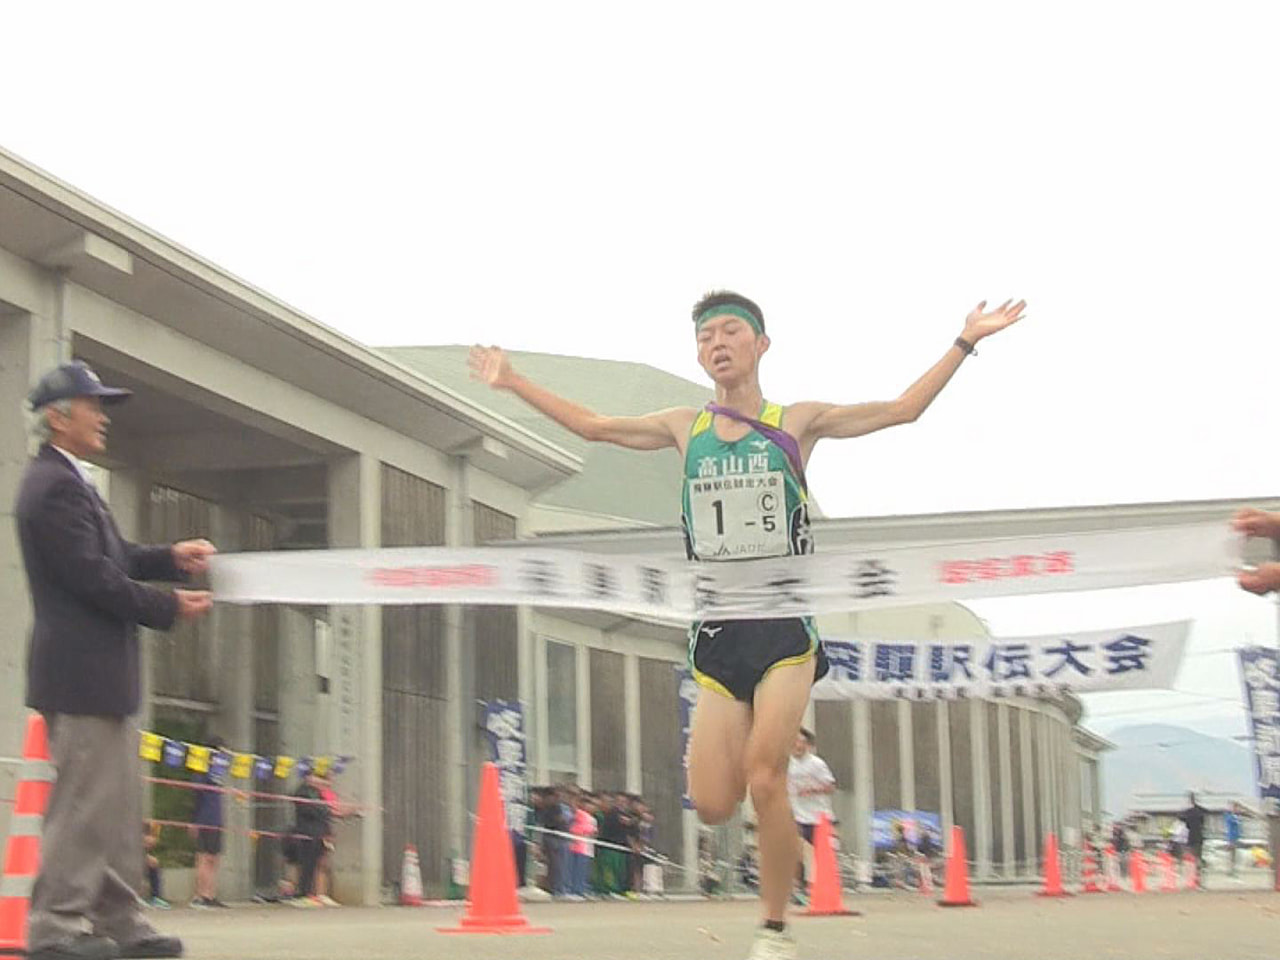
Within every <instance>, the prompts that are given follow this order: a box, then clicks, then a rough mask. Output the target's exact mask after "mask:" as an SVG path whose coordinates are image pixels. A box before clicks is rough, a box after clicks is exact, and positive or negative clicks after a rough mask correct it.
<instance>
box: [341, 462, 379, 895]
mask: <svg viewBox="0 0 1280 960" xmlns="http://www.w3.org/2000/svg"><path fill="white" fill-rule="evenodd" d="M381 468H382V465H381V463H379V461H378V459H377V457H373V456H369V455H368V454H363V453H360V454H353V455H351V456H348V457H345V458H343V459H341V460H336V461H334V462H332V463H331V464H330V466H329V544H330V546H332V547H364V548H369V547H377V546H379V545H380V543H381V541H382V474H381ZM330 622H331V623H332V625H333V631H332V632H333V656H334V673H335V677H334V685H335V687H336V701H337V703H336V707H337V713H338V716H337V723H336V726H337V735H338V740H337V742H336V743H335V744H334V747H335V752H336V753H337V754H339V755H346V756H352V757H354V758H355V760H354V761H353V762H352V764H351V766H350V767H349V768H348V771H347V773H346V774H344V776H343V784H342V785H343V788H344V792H346V793H348V794H349V795H351V799H352V800H353V801H354V802H355V803H356V804H358V805H359V806H360V807H362V808H363V810H364V816H363V817H362V818H361V819H359V820H357V821H355V823H354V824H352V825H346V826H341V827H339V828H338V831H339V835H338V837H337V844H336V846H337V851H336V854H335V863H334V868H335V869H334V885H335V887H337V891H336V895H337V897H338V899H340V900H342V901H343V902H345V903H359V904H362V905H365V906H373V905H376V904H378V903H380V902H381V900H382V608H381V607H376V606H341V607H333V608H332V609H331V611H330Z"/></svg>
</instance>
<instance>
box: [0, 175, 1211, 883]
mask: <svg viewBox="0 0 1280 960" xmlns="http://www.w3.org/2000/svg"><path fill="white" fill-rule="evenodd" d="M427 329H428V332H427V333H426V336H432V333H431V331H430V329H429V328H427ZM453 333H454V332H453V331H448V330H446V329H444V328H443V327H442V329H441V330H440V331H439V332H438V334H439V337H440V338H441V339H444V338H446V337H448V336H452V335H453ZM70 357H78V358H83V359H85V360H87V361H88V362H90V363H91V364H93V365H94V366H95V367H96V368H97V369H98V371H99V372H100V373H101V375H102V376H103V378H104V379H105V380H107V381H109V382H114V383H119V384H122V385H125V386H129V387H131V388H133V389H134V390H135V391H136V394H137V396H136V398H135V399H134V400H133V401H132V402H131V403H129V404H126V405H125V406H123V407H121V408H119V410H118V411H113V414H114V415H115V423H114V425H113V430H112V436H111V440H110V453H109V456H108V457H107V458H105V459H104V460H103V461H102V462H101V463H100V464H98V465H97V466H98V467H99V468H100V471H101V476H102V484H101V485H102V486H103V487H104V488H105V491H106V494H107V496H108V497H109V500H110V503H111V506H112V509H113V512H114V513H115V515H116V517H117V519H118V520H119V521H120V523H121V526H122V527H123V528H124V531H125V533H126V535H128V536H131V537H132V538H133V539H136V540H140V541H160V540H169V539H176V538H179V537H184V536H192V535H206V536H209V537H211V538H212V539H213V540H214V541H215V542H217V543H218V545H219V546H220V547H221V548H222V549H223V550H224V551H235V550H260V549H311V548H324V547H346V546H362V547H376V546H402V545H448V546H464V545H470V544H479V543H487V542H510V541H512V540H515V539H518V538H526V537H531V536H540V537H541V538H542V539H543V540H544V541H545V542H546V543H547V544H549V545H557V546H565V547H576V548H582V549H590V550H597V551H601V552H611V551H612V552H633V553H636V552H638V553H654V554H666V555H676V554H677V553H678V552H679V550H680V540H679V538H678V536H676V534H675V532H674V529H673V528H672V527H671V526H670V525H669V524H670V522H672V521H674V519H675V512H676V503H677V502H678V499H677V491H678V470H677V463H676V461H675V459H674V457H673V455H670V454H660V455H656V456H654V455H640V454H632V453H627V452H625V451H617V450H612V449H609V448H604V447H593V448H590V449H588V448H587V447H586V446H585V445H583V444H582V443H581V442H580V441H578V440H577V438H574V437H570V436H569V435H567V434H565V433H564V432H563V431H560V430H559V429H558V428H556V427H554V426H553V425H551V424H548V423H547V422H546V421H543V420H540V419H534V418H532V417H531V416H530V414H529V411H527V410H524V409H522V408H519V407H518V406H515V405H513V403H514V402H513V401H512V400H511V399H510V398H507V397H504V396H501V395H496V394H492V393H491V392H489V391H487V390H484V389H483V388H481V387H477V386H476V385H474V384H471V383H469V381H468V380H467V377H466V373H465V370H464V369H463V363H462V359H461V348H439V349H413V350H403V351H379V350H374V349H371V348H369V347H366V346H364V345H362V344H359V343H357V342H355V341H353V340H351V339H350V338H348V337H345V336H342V335H341V334H338V333H336V332H335V331H333V330H331V329H329V328H327V327H324V326H323V325H322V324H320V323H317V322H316V321H314V320H312V319H310V318H308V317H306V316H303V315H301V314H299V313H298V312H296V311H294V310H292V309H290V308H289V307H287V306H286V305H284V304H282V303H280V302H279V301H277V300H275V299H273V298H272V297H271V296H269V295H268V294H266V293H264V292H262V291H260V290H257V289H255V288H253V287H252V286H249V285H248V284H246V283H244V282H243V281H240V280H238V279H236V278H235V277H232V276H230V275H228V274H227V273H226V272H225V271H222V270H220V269H219V268H217V267H216V266H214V265H212V264H210V263H208V262H206V261H204V260H201V259H200V258H199V257H198V256H196V255H194V254H192V253H190V252H189V251H186V250H184V249H183V248H181V247H179V246H177V245H176V244H174V243H172V242H170V241H168V240H166V239H164V238H162V237H160V236H157V235H156V234H155V233H153V232H151V231H149V230H147V229H146V228H145V227H143V226H141V225H139V224H137V223H134V222H132V221H130V220H129V219H128V218H126V217H125V216H122V215H121V214H119V213H116V212H114V211H112V210H110V209H108V208H106V207H104V206H103V205H101V204H99V203H97V202H96V201H94V200H92V199H90V198H88V197H86V196H84V195H83V194H81V193H79V192H78V191H76V190H75V189H73V188H72V187H70V186H68V185H66V184H63V183H60V182H59V181H57V180H55V179H54V178H52V177H50V176H49V175H47V174H45V173H43V172H41V171H39V170H36V169H34V168H32V167H30V166H29V165H27V164H25V163H23V162H22V161H21V160H19V159H17V158H15V157H13V156H11V155H8V154H5V153H3V152H0V410H8V411H12V415H5V416H0V513H3V516H0V616H3V618H4V620H5V622H6V623H7V624H8V625H9V629H8V630H6V631H5V633H4V634H3V636H0V756H3V757H13V756H14V755H15V754H16V752H17V750H18V749H19V746H20V739H21V729H22V718H23V714H24V709H23V707H22V699H23V698H22V693H23V689H24V672H25V670H24V668H25V650H26V644H27V629H28V625H29V617H30V610H29V601H28V598H27V595H26V584H25V579H24V576H23V574H22V570H21V562H20V559H19V555H18V551H17V547H16V540H15V536H14V531H13V524H12V520H11V517H10V516H9V514H10V512H11V510H12V503H13V500H14V494H15V492H16V488H17V485H18V482H19V478H20V476H21V472H22V470H23V468H24V464H25V460H26V457H27V454H28V443H27V439H26V437H25V436H24V435H23V432H22V426H21V419H20V417H18V416H17V411H18V408H19V406H20V404H21V402H22V400H23V398H24V397H25V395H26V393H27V390H28V389H29V387H30V385H31V384H32V383H33V382H34V381H35V379H36V378H37V377H38V376H39V375H40V374H41V373H42V372H43V371H44V370H46V369H47V368H48V367H50V366H52V365H53V364H54V363H56V362H59V361H61V360H65V359H67V358H70ZM520 362H521V363H522V364H525V366H526V369H529V370H530V372H531V373H534V374H535V375H537V376H539V377H540V378H542V379H545V380H546V381H547V382H548V383H549V384H551V385H552V386H553V387H557V388H559V389H562V390H563V391H564V392H565V393H566V394H568V395H569V396H571V397H576V398H578V399H581V400H583V401H584V402H590V403H592V404H593V405H595V406H597V407H598V408H599V409H602V410H604V411H606V412H616V413H630V412H636V410H637V409H648V408H650V407H651V406H654V405H658V404H655V403H653V402H652V401H653V399H654V398H656V397H661V398H662V405H669V404H671V403H699V402H701V400H702V399H705V398H706V396H707V391H706V390H705V389H703V388H701V387H699V386H698V385H695V384H689V383H687V382H685V381H681V380H679V379H678V378H674V377H670V376H669V375H667V374H662V373H659V372H657V371H654V370H651V369H648V368H642V367H639V366H637V365H634V364H631V365H619V364H606V363H602V362H600V361H582V360H575V359H572V358H547V357H543V358H538V357H532V356H529V357H521V358H520ZM1233 506H1234V505H1233V504H1230V503H1193V504H1172V505H1152V506H1139V507H1125V508H1090V509H1070V510H1031V511H1016V512H1001V513H986V514H951V515H942V516H938V515H932V516H919V517H895V518H885V519H868V520H819V521H818V522H817V524H816V530H815V536H816V537H817V539H818V542H819V544H820V546H821V548H822V549H834V548H839V547H840V546H842V545H846V544H852V543H856V542H858V541H860V540H866V539H867V538H878V539H893V540H899V541H904V542H905V541H911V540H918V539H921V538H924V537H928V538H930V539H955V540H966V539H968V540H971V539H976V538H982V537H990V536H1002V535H1018V534H1025V533H1028V532H1033V531H1034V532H1044V531H1050V530H1051V531H1061V532H1067V531H1071V530H1090V529H1099V528H1102V527H1106V528H1110V529H1115V528H1122V527H1124V526H1126V525H1128V526H1151V525H1156V524H1165V523H1177V522H1186V521H1190V520H1199V519H1205V518H1217V517H1220V516H1223V515H1225V514H1226V513H1229V512H1230V510H1231V509H1232V508H1233ZM823 628H824V629H830V630H833V631H835V632H838V633H840V634H842V635H845V636H853V635H862V636H907V635H922V634H923V635H925V636H928V637H937V638H939V639H949V638H958V637H971V636H976V635H979V634H980V633H981V632H982V631H983V629H984V628H983V626H982V624H981V623H980V622H979V621H978V620H977V619H976V618H974V617H973V616H972V615H971V614H970V613H969V612H968V611H967V610H965V609H963V608H962V607H959V606H956V605H943V606H933V607H926V608H911V609H903V610H897V611H884V612H880V613H876V614H874V615H871V614H866V615H862V616H861V617H859V616H856V615H849V616H846V617H841V618H833V619H831V620H824V622H823ZM145 647H146V685H147V707H146V714H145V716H144V717H143V722H144V724H145V725H147V726H149V727H152V728H156V729H159V730H162V731H163V730H172V731H175V735H182V736H186V737H189V738H193V739H198V738H200V737H208V736H211V735H213V734H215V733H216V734H220V735H221V736H223V737H224V738H225V739H226V740H227V741H228V743H229V744H230V745H231V746H233V747H234V748H236V749H242V750H249V751H254V752H257V753H261V754H268V755H270V754H276V753H283V754H289V755H293V756H305V755H310V754H318V753H338V754H349V755H352V756H354V757H355V758H356V760H355V762H354V764H353V765H352V766H351V768H350V769H349V771H348V772H347V773H345V774H344V775H343V778H342V781H341V784H340V786H341V790H342V792H343V793H344V794H345V795H346V796H347V797H349V798H350V799H352V800H354V801H355V802H357V803H358V804H360V805H361V806H363V807H364V808H365V816H364V818H363V819H362V820H360V821H357V822H354V823H351V824H348V825H346V826H344V827H343V829H342V832H341V834H340V835H339V838H338V854H339V856H338V865H337V866H338V870H337V873H338V876H337V880H338V888H337V891H336V892H337V895H338V896H339V898H340V899H344V900H347V901H349V902H366V903H367V902H376V901H377V900H378V899H379V898H380V897H381V896H382V895H383V893H384V891H385V890H386V889H388V888H389V887H390V885H391V884H392V883H394V882H395V880H396V879H397V878H398V871H399V862H400V854H401V851H402V850H403V848H404V846H405V844H406V843H415V844H416V845H417V847H418V849H419V852H420V854H421V857H422V862H423V871H424V875H425V876H424V879H425V881H426V883H427V886H428V889H429V890H432V891H436V890H439V889H441V887H442V886H443V883H444V878H445V871H446V869H447V865H448V862H449V860H450V858H451V857H452V856H454V855H456V854H460V853H462V852H463V851H465V850H466V849H467V846H468V826H469V825H468V811H469V810H472V809H474V806H475V791H476V784H477V782H478V774H479V765H480V763H481V762H482V760H483V759H484V756H483V740H482V738H481V736H480V732H479V729H478V725H477V720H478V714H477V710H476V702H477V700H478V699H483V698H491V697H503V698H507V699H519V700H521V701H522V702H523V703H524V704H525V705H526V706H527V715H528V719H529V730H530V735H531V743H530V761H531V764H532V773H533V779H534V781H535V782H553V781H557V780H566V779H571V780H574V781H576V782H578V783H581V784H583V785H588V786H592V787H596V788H606V789H607V788H613V789H627V790H631V791H634V792H638V793H642V794H644V795H645V796H646V797H648V798H649V799H650V800H651V801H652V802H653V803H654V806H655V809H656V811H657V813H658V817H659V820H658V845H659V847H660V848H661V849H662V851H663V852H664V853H666V854H667V855H668V856H670V857H672V858H673V859H675V860H677V861H684V862H686V863H690V862H692V860H693V859H694V855H695V854H694V849H693V848H694V844H693V843H692V840H691V837H692V829H693V823H694V821H693V819H692V816H691V815H690V814H688V813H686V812H683V811H682V810H681V809H680V799H679V798H680V792H681V789H680V788H681V784H680V778H679V772H678V771H679V764H680V741H679V729H678V714H677V709H676V689H675V683H674V679H673V678H674V672H675V671H674V668H675V665H677V664H680V663H682V662H683V661H684V658H685V640H684V631H683V629H682V628H681V627H679V625H675V624H670V623H658V622H647V621H640V620H636V619H634V618H626V617H619V616H610V615H606V614H599V613H591V612H585V611H570V610H539V611H530V610H525V609H520V610H512V609H501V608H481V609H464V608H458V607H439V608H428V607H416V608H391V607H388V608H386V609H381V608H377V607H354V608H353V607H341V608H340V607H334V608H296V607H281V606H276V607H258V608H253V609H231V608H219V609H218V610H217V611H216V612H215V615H214V616H213V617H211V618H209V619H208V620H207V621H204V622H202V623H199V624H196V625H192V626H185V627H182V628H181V629H179V630H177V631H175V632H174V633H171V634H167V635H148V636H147V638H146V643H145ZM813 719H814V722H815V724H816V727H817V731H818V736H819V742H820V747H821V752H822V754H823V755H824V756H825V757H826V758H827V759H828V761H829V762H831V763H832V766H833V768H834V769H835V771H836V775H837V777H838V778H839V780H840V783H841V785H842V793H841V795H840V797H839V798H838V803H839V805H840V807H839V809H840V810H841V812H842V820H843V829H844V830H845V831H846V834H847V837H846V839H847V841H848V842H849V843H850V844H851V845H852V846H854V847H855V848H856V849H860V850H863V851H865V849H866V844H867V842H868V840H867V829H866V826H867V823H868V818H869V816H870V812H871V811H872V810H875V809H880V808H885V807H891V806H892V807H899V808H915V809H932V810H937V811H938V812H939V813H940V814H941V815H942V816H943V818H944V821H946V822H947V823H950V822H955V823H960V824H962V825H963V826H965V827H966V829H967V831H968V833H969V835H970V837H971V841H970V846H971V849H972V851H973V856H974V857H975V858H976V859H977V861H978V865H979V875H980V876H987V877H994V876H999V875H1014V874H1017V873H1018V872H1019V871H1020V870H1025V869H1026V864H1027V863H1029V862H1030V861H1031V860H1032V859H1034V853H1033V851H1034V850H1036V849H1037V845H1038V843H1039V838H1040V835H1041V834H1042V832H1043V831H1044V830H1045V829H1048V828H1050V827H1054V828H1058V829H1059V830H1062V829H1066V828H1069V827H1078V826H1079V824H1080V823H1081V822H1082V819H1084V818H1085V817H1086V816H1088V814H1089V813H1090V812H1092V811H1097V810H1098V809H1099V808H1100V804H1099V799H1098V798H1099V796H1100V775H1099V772H1098V766H1097V757H1098V754H1099V752H1100V751H1101V750H1103V749H1105V743H1104V742H1102V741H1099V740H1097V739H1096V738H1093V737H1091V736H1090V735H1089V734H1087V732H1085V731H1083V730H1082V729H1081V728H1080V726H1079V720H1080V712H1079V706H1078V704H1076V703H1075V702H1074V701H1071V700H1045V701H1040V700H1019V701H1012V700H1010V701H1002V702H982V701H977V702H970V703H965V704H959V705H957V704H947V703H927V704H920V703H917V704H910V703H905V702H902V703H899V702H879V703H868V702H856V703H836V704H819V705H817V706H816V707H815V710H814V715H813ZM13 776H14V768H13V766H12V765H5V764H0V798H4V797H12V793H13ZM229 816H230V822H229V826H230V828H231V832H230V834H229V836H230V843H229V850H228V855H227V858H226V861H225V865H224V871H223V890H224V893H225V894H226V895H228V896H231V897H243V896H247V895H248V894H249V893H250V892H251V891H252V890H253V888H254V887H255V885H260V884H264V883H267V882H269V881H270V880H271V879H272V878H273V874H274V871H275V870H276V869H277V868H278V857H277V854H276V852H275V851H274V848H272V847H271V845H269V844H266V843H262V844H257V845H256V846H255V845H254V844H252V843H251V840H250V832H251V830H255V829H257V830H265V829H269V828H271V827H273V826H278V825H281V823H282V821H281V817H282V813H281V808H280V806H279V805H267V806H263V807H241V806H239V805H235V804H233V805H231V806H230V808H229ZM6 817H7V808H6V807H5V806H4V805H3V804H0V832H3V830H4V829H5V819H6Z"/></svg>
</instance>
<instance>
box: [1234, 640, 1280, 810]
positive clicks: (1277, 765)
mask: <svg viewBox="0 0 1280 960" xmlns="http://www.w3.org/2000/svg"><path fill="white" fill-rule="evenodd" d="M1240 679H1241V680H1242V681H1243V682H1244V706H1245V710H1246V711H1247V712H1248V714H1249V732H1250V733H1252V734H1253V756H1254V760H1255V762H1256V769H1257V771H1258V793H1259V794H1261V795H1262V797H1263V798H1264V799H1270V800H1273V801H1280V650H1275V649H1272V648H1270V647H1245V648H1244V649H1242V650H1241V651H1240Z"/></svg>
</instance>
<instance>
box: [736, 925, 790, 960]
mask: <svg viewBox="0 0 1280 960" xmlns="http://www.w3.org/2000/svg"><path fill="white" fill-rule="evenodd" d="M747 960H796V942H795V941H794V940H792V939H791V934H789V933H787V932H786V931H783V932H781V933H780V932H778V931H777V930H769V929H766V928H764V927H761V928H760V929H759V930H757V931H756V938H755V940H753V941H752V943H751V955H750V956H749V957H747Z"/></svg>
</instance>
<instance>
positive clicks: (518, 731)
mask: <svg viewBox="0 0 1280 960" xmlns="http://www.w3.org/2000/svg"><path fill="white" fill-rule="evenodd" d="M483 704H484V733H485V737H486V738H487V739H488V741H489V758H490V759H491V760H492V761H493V762H494V764H495V765H496V766H497V768H498V781H499V784H500V789H501V792H502V802H503V804H504V806H505V807H506V811H507V827H508V828H509V829H511V830H515V831H516V832H517V833H519V834H521V835H523V834H524V831H525V819H526V818H527V816H528V812H529V806H528V804H529V770H528V766H527V763H526V757H527V755H528V753H527V750H526V743H525V732H524V707H523V706H522V705H521V704H520V703H512V702H508V701H506V700H485V701H483Z"/></svg>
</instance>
